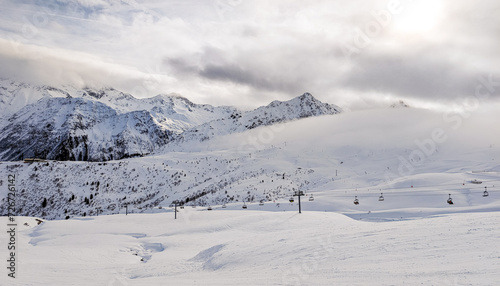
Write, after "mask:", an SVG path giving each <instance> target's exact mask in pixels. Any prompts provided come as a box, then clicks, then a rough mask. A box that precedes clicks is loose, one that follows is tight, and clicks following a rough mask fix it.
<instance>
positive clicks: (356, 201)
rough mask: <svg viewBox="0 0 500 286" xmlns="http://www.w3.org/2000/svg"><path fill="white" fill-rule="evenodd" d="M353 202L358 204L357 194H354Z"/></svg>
mask: <svg viewBox="0 0 500 286" xmlns="http://www.w3.org/2000/svg"><path fill="white" fill-rule="evenodd" d="M354 204H355V205H359V200H358V196H354Z"/></svg>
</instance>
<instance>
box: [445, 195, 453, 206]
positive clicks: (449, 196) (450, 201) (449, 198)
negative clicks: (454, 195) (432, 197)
mask: <svg viewBox="0 0 500 286" xmlns="http://www.w3.org/2000/svg"><path fill="white" fill-rule="evenodd" d="M446 202H447V203H448V204H450V205H452V204H453V200H452V199H451V194H448V200H447V201H446Z"/></svg>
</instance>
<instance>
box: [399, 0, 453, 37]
mask: <svg viewBox="0 0 500 286" xmlns="http://www.w3.org/2000/svg"><path fill="white" fill-rule="evenodd" d="M443 13H444V11H443V3H442V1H440V0H419V1H411V2H409V3H408V4H407V6H406V7H405V9H404V10H403V12H402V13H401V15H398V17H396V19H395V23H394V29H395V30H396V31H399V32H402V33H431V32H432V31H433V30H434V29H435V28H436V27H437V26H438V25H439V23H440V21H441V19H442V17H443Z"/></svg>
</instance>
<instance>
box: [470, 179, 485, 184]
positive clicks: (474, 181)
mask: <svg viewBox="0 0 500 286" xmlns="http://www.w3.org/2000/svg"><path fill="white" fill-rule="evenodd" d="M470 182H471V183H473V184H482V183H483V182H481V181H478V180H476V179H474V180H472V181H470Z"/></svg>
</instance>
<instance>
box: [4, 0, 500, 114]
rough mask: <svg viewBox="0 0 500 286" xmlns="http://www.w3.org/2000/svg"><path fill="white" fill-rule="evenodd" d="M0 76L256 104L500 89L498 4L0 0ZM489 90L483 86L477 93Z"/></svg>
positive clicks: (421, 98) (356, 104)
mask: <svg viewBox="0 0 500 286" xmlns="http://www.w3.org/2000/svg"><path fill="white" fill-rule="evenodd" d="M0 2H1V5H0V7H1V8H0V65H1V68H0V77H2V78H12V79H18V80H23V81H28V82H35V83H43V84H50V85H63V84H71V85H76V86H79V87H83V86H90V87H102V86H112V87H115V88H117V89H120V90H122V91H125V92H129V93H132V94H133V95H134V96H136V97H147V96H154V95H156V94H158V93H177V94H181V95H183V96H185V97H187V98H189V99H191V100H192V101H194V102H197V103H210V104H214V105H236V106H240V107H243V108H245V107H248V108H250V107H255V106H258V105H262V104H267V103H269V102H270V101H272V100H274V99H279V100H286V99H290V98H292V97H295V96H298V95H300V94H302V93H304V92H310V93H312V94H313V95H314V96H316V97H317V98H319V99H320V100H322V101H326V102H329V103H335V104H337V105H340V106H342V107H345V108H348V109H359V108H367V107H371V106H381V105H382V106H383V105H389V104H390V103H392V102H395V101H397V100H404V101H405V102H407V103H409V104H410V105H414V106H428V107H435V108H439V107H445V106H451V105H457V104H458V105H460V104H461V103H462V102H463V101H464V100H466V99H467V98H470V97H471V96H474V95H475V90H476V87H477V86H478V84H481V82H482V81H481V78H482V79H483V82H484V80H485V79H486V81H489V82H490V84H489V86H488V87H489V88H485V89H484V90H483V91H485V92H486V91H487V93H488V100H492V99H497V98H499V97H500V92H499V91H500V17H499V16H498V15H500V2H499V1H497V0H491V1H463V0H459V1H452V0H449V1H440V0H421V1H417V0H414V1H410V0H400V1H399V0H382V1H367V0H349V1H347V0H345V1H333V0H324V1H323V0H312V1H284V0H274V1H264V0H252V1H249V0H204V1H203V0H122V1H119V0H67V1H64V0H38V1H36V0H0ZM483 93H484V92H483Z"/></svg>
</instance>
